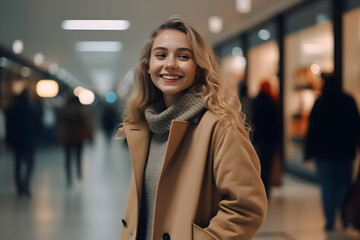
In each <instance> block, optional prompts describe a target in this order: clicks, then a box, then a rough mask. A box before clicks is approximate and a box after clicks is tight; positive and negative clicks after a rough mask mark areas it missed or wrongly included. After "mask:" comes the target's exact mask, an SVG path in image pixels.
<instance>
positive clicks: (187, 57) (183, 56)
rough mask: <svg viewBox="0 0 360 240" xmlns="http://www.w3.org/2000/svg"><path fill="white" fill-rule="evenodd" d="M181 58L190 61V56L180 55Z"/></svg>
mask: <svg viewBox="0 0 360 240" xmlns="http://www.w3.org/2000/svg"><path fill="white" fill-rule="evenodd" d="M179 58H180V59H189V56H187V55H180V56H179Z"/></svg>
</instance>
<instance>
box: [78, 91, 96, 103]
mask: <svg viewBox="0 0 360 240" xmlns="http://www.w3.org/2000/svg"><path fill="white" fill-rule="evenodd" d="M79 101H80V103H81V104H83V105H90V104H92V103H93V102H94V101H95V94H94V93H93V92H92V91H90V90H88V89H83V90H82V91H80V93H79Z"/></svg>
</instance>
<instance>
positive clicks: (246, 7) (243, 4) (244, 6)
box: [236, 0, 251, 13]
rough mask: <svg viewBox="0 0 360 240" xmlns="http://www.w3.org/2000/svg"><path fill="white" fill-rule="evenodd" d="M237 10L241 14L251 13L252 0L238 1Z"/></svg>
mask: <svg viewBox="0 0 360 240" xmlns="http://www.w3.org/2000/svg"><path fill="white" fill-rule="evenodd" d="M236 10H237V11H238V12H239V13H248V12H250V11H251V0H236Z"/></svg>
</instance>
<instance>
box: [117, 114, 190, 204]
mask: <svg viewBox="0 0 360 240" xmlns="http://www.w3.org/2000/svg"><path fill="white" fill-rule="evenodd" d="M189 124H190V122H188V121H178V120H173V121H172V123H171V127H170V132H169V138H168V139H169V140H168V144H167V148H166V154H165V160H164V165H163V169H162V172H164V171H165V170H166V167H167V166H168V164H169V162H170V160H171V159H172V157H173V155H174V153H175V152H176V149H177V148H178V147H179V145H180V143H181V140H182V138H183V137H184V135H185V133H186V130H187V128H188V126H189ZM123 128H124V131H125V135H126V138H127V142H128V145H129V150H130V156H131V163H132V166H133V174H134V178H135V183H136V191H137V195H138V197H139V198H138V201H140V196H141V189H142V183H143V175H144V168H145V164H146V159H147V155H148V151H149V140H150V130H149V127H148V124H147V123H137V124H130V123H125V124H124V125H123ZM139 204H140V202H139Z"/></svg>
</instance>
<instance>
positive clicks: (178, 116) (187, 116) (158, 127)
mask: <svg viewBox="0 0 360 240" xmlns="http://www.w3.org/2000/svg"><path fill="white" fill-rule="evenodd" d="M203 109H204V100H203V99H202V97H201V96H198V95H196V94H191V93H188V94H185V95H184V96H182V97H181V98H179V99H178V100H177V101H176V102H175V103H174V104H173V105H171V106H170V107H169V108H167V109H166V106H165V103H164V101H163V100H162V99H161V100H159V101H157V102H154V103H153V104H151V105H149V106H148V107H147V108H146V109H145V119H146V121H147V122H148V124H149V128H150V130H151V131H152V132H153V133H156V134H163V133H167V132H169V130H170V126H171V121H172V120H180V121H189V120H192V119H193V118H195V117H196V116H197V115H198V114H199V113H200V112H201V111H202V110H203Z"/></svg>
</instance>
